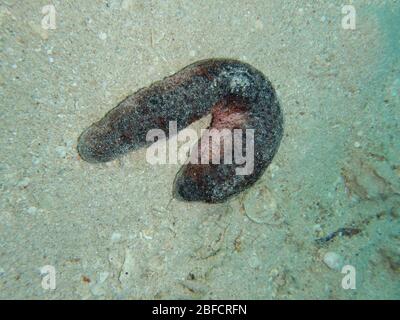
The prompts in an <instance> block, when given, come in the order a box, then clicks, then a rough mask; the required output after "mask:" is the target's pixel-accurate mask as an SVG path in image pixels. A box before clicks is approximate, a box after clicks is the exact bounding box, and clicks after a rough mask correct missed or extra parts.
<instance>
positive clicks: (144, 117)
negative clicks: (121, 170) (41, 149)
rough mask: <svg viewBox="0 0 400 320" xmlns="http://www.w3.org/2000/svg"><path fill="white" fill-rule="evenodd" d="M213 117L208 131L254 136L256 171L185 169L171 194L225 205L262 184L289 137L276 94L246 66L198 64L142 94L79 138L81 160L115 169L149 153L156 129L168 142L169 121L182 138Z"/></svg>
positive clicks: (223, 167) (234, 165)
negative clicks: (132, 154)
mask: <svg viewBox="0 0 400 320" xmlns="http://www.w3.org/2000/svg"><path fill="white" fill-rule="evenodd" d="M209 113H211V114H212V120H211V124H210V126H209V128H210V129H218V130H222V129H228V130H230V132H233V130H234V129H243V130H245V129H253V132H254V140H253V141H254V167H253V170H252V172H251V174H247V175H246V174H244V175H243V174H242V175H240V174H236V173H237V171H236V169H237V168H239V167H242V166H243V164H240V165H239V164H237V163H235V162H233V163H232V164H229V163H227V164H226V163H223V161H222V160H221V162H222V163H220V164H214V163H212V162H211V160H210V162H209V163H206V164H203V163H198V164H194V163H186V164H184V165H183V166H182V168H181V169H180V170H179V172H178V174H177V175H176V178H175V181H174V190H173V194H174V196H175V197H176V198H178V199H180V200H186V201H203V202H208V203H217V202H223V201H226V200H227V199H228V198H230V197H231V196H233V195H235V194H238V193H240V192H241V191H243V190H244V189H246V188H247V187H249V186H251V185H252V184H254V183H255V182H256V181H257V180H258V179H259V177H260V176H261V175H262V174H263V172H264V171H265V169H266V168H267V167H268V165H269V164H270V163H271V161H272V159H273V157H274V155H275V154H276V152H277V150H278V147H279V145H280V142H281V139H282V135H283V115H282V111H281V108H280V105H279V102H278V99H277V96H276V93H275V90H274V88H273V86H272V84H271V83H270V81H269V80H268V79H267V78H266V77H265V76H264V75H263V74H262V73H261V72H260V71H258V70H257V69H255V68H254V67H252V66H251V65H249V64H247V63H243V62H241V61H237V60H231V59H209V60H202V61H198V62H196V63H193V64H191V65H189V66H187V67H185V68H183V69H182V70H180V71H178V72H177V73H175V74H174V75H172V76H169V77H167V78H164V79H163V80H161V81H158V82H155V83H153V84H152V85H150V86H149V87H147V88H143V89H141V90H139V91H137V92H136V93H134V94H132V95H130V96H128V97H127V98H126V99H125V100H123V101H122V102H120V103H119V104H118V105H117V106H116V107H115V108H114V109H112V110H111V111H109V112H108V113H107V114H106V115H105V116H104V117H103V118H102V119H101V120H100V121H98V122H96V123H93V124H92V125H91V126H90V127H89V128H88V129H86V130H85V131H84V132H83V133H82V134H81V135H80V137H79V139H78V152H79V154H80V156H81V157H82V159H83V160H86V161H88V162H106V161H110V160H113V159H116V158H117V157H119V156H121V155H123V154H125V153H127V152H128V151H131V150H135V149H138V148H141V147H144V146H148V145H149V144H150V142H148V141H146V134H147V132H148V131H149V130H150V129H156V128H157V129H161V130H163V131H164V132H165V133H166V136H167V137H168V126H169V122H170V121H177V129H178V131H179V130H182V129H184V128H185V127H187V126H188V125H189V124H190V123H192V122H194V121H196V120H198V119H200V118H202V117H203V116H205V115H207V114H209ZM245 136H246V134H245V135H244V138H243V139H242V144H243V147H245V144H246V142H247V140H246V142H245ZM200 141H201V139H200ZM222 143H223V140H221V152H223V147H222ZM198 145H200V143H199V144H198ZM210 145H212V144H210ZM193 150H194V149H193ZM195 157H197V156H195ZM199 157H200V155H199Z"/></svg>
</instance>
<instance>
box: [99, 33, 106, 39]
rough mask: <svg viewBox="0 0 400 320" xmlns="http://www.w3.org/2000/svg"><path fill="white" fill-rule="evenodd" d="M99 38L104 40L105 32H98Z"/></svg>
mask: <svg viewBox="0 0 400 320" xmlns="http://www.w3.org/2000/svg"><path fill="white" fill-rule="evenodd" d="M99 38H100V40H106V39H107V33H104V32H100V33H99Z"/></svg>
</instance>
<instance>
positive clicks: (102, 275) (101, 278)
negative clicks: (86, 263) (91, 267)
mask: <svg viewBox="0 0 400 320" xmlns="http://www.w3.org/2000/svg"><path fill="white" fill-rule="evenodd" d="M109 274H110V273H109V272H107V271H104V272H100V274H99V283H103V282H104V281H106V280H107V278H108V276H109Z"/></svg>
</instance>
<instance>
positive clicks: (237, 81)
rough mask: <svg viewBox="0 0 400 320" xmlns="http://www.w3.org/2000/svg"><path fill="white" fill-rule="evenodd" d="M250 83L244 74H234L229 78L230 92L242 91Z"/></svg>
mask: <svg viewBox="0 0 400 320" xmlns="http://www.w3.org/2000/svg"><path fill="white" fill-rule="evenodd" d="M249 85H250V82H249V79H248V78H247V77H246V76H234V77H232V79H231V82H230V87H231V92H234V91H238V90H240V91H242V90H244V89H245V88H247V87H248V86H249Z"/></svg>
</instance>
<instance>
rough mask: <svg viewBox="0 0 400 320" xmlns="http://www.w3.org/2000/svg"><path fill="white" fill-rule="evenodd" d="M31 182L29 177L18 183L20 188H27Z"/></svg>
mask: <svg viewBox="0 0 400 320" xmlns="http://www.w3.org/2000/svg"><path fill="white" fill-rule="evenodd" d="M30 181H31V180H30V179H29V178H28V177H25V178H23V179H22V180H20V181H19V182H18V187H21V188H26V187H27V186H28V185H29V182H30Z"/></svg>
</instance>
